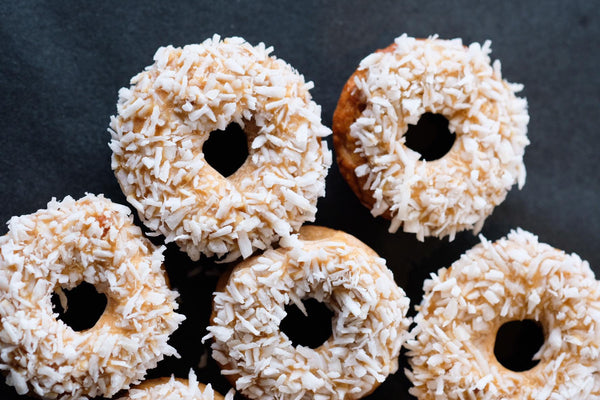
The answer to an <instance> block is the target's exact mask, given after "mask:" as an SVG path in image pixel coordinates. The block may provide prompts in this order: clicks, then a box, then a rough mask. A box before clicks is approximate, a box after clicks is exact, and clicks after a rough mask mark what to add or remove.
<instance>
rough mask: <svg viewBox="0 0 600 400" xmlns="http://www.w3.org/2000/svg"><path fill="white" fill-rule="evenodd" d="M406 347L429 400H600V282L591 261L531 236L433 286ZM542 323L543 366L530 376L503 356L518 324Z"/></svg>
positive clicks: (503, 243) (470, 261)
mask: <svg viewBox="0 0 600 400" xmlns="http://www.w3.org/2000/svg"><path fill="white" fill-rule="evenodd" d="M424 291H425V295H424V297H423V301H422V303H421V305H420V306H418V310H419V313H418V314H417V316H416V317H415V323H416V327H415V328H414V329H413V331H412V332H411V336H416V338H415V339H410V340H408V341H407V343H406V348H408V349H409V350H410V351H409V352H408V355H409V357H411V358H410V359H409V360H410V363H411V366H412V371H407V375H408V376H409V378H410V380H411V381H412V382H413V384H414V388H412V389H411V390H410V392H411V394H413V395H415V396H417V397H418V398H419V399H438V398H443V399H471V398H477V399H482V400H487V399H489V400H494V399H592V398H594V399H597V398H599V397H598V396H599V394H600V378H599V374H600V363H599V360H600V326H599V325H600V282H599V281H597V280H596V279H595V277H594V273H593V272H592V270H591V269H590V266H589V264H588V262H587V261H583V260H582V259H581V258H580V257H579V256H577V255H576V254H571V255H568V254H565V253H564V252H563V251H560V250H558V249H555V248H552V247H551V246H549V245H547V244H544V243H540V242H539V241H538V238H537V237H536V236H534V235H532V234H531V233H529V232H525V231H523V230H516V231H512V232H511V233H510V234H509V235H508V236H507V237H506V238H502V239H500V240H498V241H497V242H494V243H490V242H488V241H487V240H485V239H484V238H482V243H481V244H479V245H477V246H475V247H474V248H472V249H471V250H469V251H467V252H466V253H465V254H464V255H463V256H462V257H461V258H460V259H459V260H458V261H456V262H455V263H454V264H452V266H451V267H450V268H448V269H446V268H442V269H441V270H440V271H438V273H437V274H432V278H431V279H428V280H426V281H425V283H424ZM528 319H530V320H534V321H537V322H539V323H540V325H541V327H542V328H543V331H544V337H545V341H544V344H543V345H542V347H541V348H540V349H539V351H538V352H537V354H536V355H535V359H539V360H540V361H539V363H538V364H537V365H536V366H535V367H533V368H532V369H530V370H527V371H523V372H515V371H511V370H509V369H507V368H505V367H504V366H502V365H501V364H500V363H499V362H498V361H497V360H496V357H495V355H494V343H495V338H496V332H497V331H498V329H499V328H500V326H501V325H502V324H503V323H505V322H509V321H521V320H528Z"/></svg>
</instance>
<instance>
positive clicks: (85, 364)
mask: <svg viewBox="0 0 600 400" xmlns="http://www.w3.org/2000/svg"><path fill="white" fill-rule="evenodd" d="M130 214H131V213H130V210H129V209H128V208H127V207H125V206H122V205H118V204H114V203H112V202H111V201H110V200H108V199H106V198H104V197H103V196H102V195H99V196H95V195H92V194H88V195H86V196H85V197H83V198H81V199H79V200H77V201H75V200H74V199H73V198H71V197H69V196H67V197H65V198H64V199H63V200H62V201H56V200H55V199H53V200H52V201H50V202H49V203H48V206H47V209H43V210H38V211H37V212H35V213H33V214H30V215H24V216H20V217H13V218H11V219H10V221H9V222H8V233H7V234H6V235H4V236H2V237H0V370H2V371H3V372H4V373H5V374H6V383H7V384H8V385H11V386H14V388H15V389H16V391H17V393H18V394H20V395H22V394H27V393H30V394H32V395H35V396H39V397H41V398H45V399H60V400H70V399H73V400H74V399H81V398H88V397H90V398H92V397H96V396H103V397H111V396H112V395H114V394H115V393H117V392H118V391H119V390H121V389H124V388H127V387H129V385H130V384H135V383H138V382H139V381H140V379H142V378H143V377H144V375H145V373H146V370H148V369H151V368H154V367H155V366H156V365H157V363H158V361H160V360H162V359H163V357H164V356H169V355H177V352H176V350H175V349H174V348H173V347H171V346H170V345H169V344H168V343H167V340H168V338H169V335H170V334H171V333H172V332H173V331H174V330H175V329H176V328H177V327H178V325H179V324H180V323H181V321H182V320H183V319H184V316H183V315H180V314H177V313H176V312H175V310H176V309H177V308H178V305H177V303H176V297H177V293H176V292H175V291H171V290H170V289H169V287H168V286H167V281H166V279H167V278H166V275H165V272H164V270H163V268H162V262H163V255H162V252H163V250H164V247H158V248H157V247H156V246H154V245H153V244H152V243H151V242H150V241H149V240H148V239H146V238H145V237H144V236H143V235H142V232H141V230H140V229H139V228H138V227H136V226H135V225H134V224H133V219H132V216H131V215H130ZM84 281H85V282H87V283H89V284H92V285H93V286H94V287H95V288H96V290H97V291H98V292H99V293H102V294H104V295H105V296H106V297H107V304H106V309H105V310H104V313H103V314H102V316H101V317H100V319H99V320H98V321H97V322H96V324H95V325H94V326H93V327H92V328H90V329H87V330H83V331H74V330H73V329H72V328H71V327H70V326H68V325H67V324H65V323H64V322H63V321H61V320H59V319H57V316H58V315H57V314H56V313H55V312H53V310H52V303H51V297H52V293H53V292H54V291H59V290H60V289H72V288H74V287H76V286H78V285H79V284H80V283H82V282H84Z"/></svg>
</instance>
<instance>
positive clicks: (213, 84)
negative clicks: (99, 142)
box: [109, 35, 331, 260]
mask: <svg viewBox="0 0 600 400" xmlns="http://www.w3.org/2000/svg"><path fill="white" fill-rule="evenodd" d="M272 50H273V49H272V48H271V47H269V48H265V45H264V44H263V43H260V44H259V45H258V46H255V47H253V46H251V45H250V44H248V43H247V42H245V41H244V40H243V39H242V38H235V37H234V38H226V39H224V40H222V41H221V40H220V37H219V36H218V35H215V36H214V37H213V38H212V39H208V40H206V41H205V42H203V43H202V44H194V45H188V46H184V47H183V48H174V47H172V46H168V47H161V48H159V49H158V51H157V52H156V54H155V56H154V61H155V63H154V64H153V65H151V66H149V67H147V68H146V69H145V70H144V71H143V72H141V73H139V74H138V75H136V76H135V77H133V78H132V80H131V85H132V86H131V88H129V89H127V88H122V89H121V90H120V91H119V101H118V104H117V109H118V115H117V116H116V117H114V116H113V117H112V118H111V123H110V129H109V131H110V133H111V137H112V140H111V142H110V148H111V149H112V151H113V155H112V168H113V169H114V171H115V175H116V177H117V179H118V181H119V183H120V185H121V188H122V189H123V192H124V193H125V195H126V196H127V199H128V201H129V202H130V203H131V204H132V205H133V206H134V207H135V208H136V210H137V211H138V213H139V216H140V218H141V219H142V221H143V222H144V224H145V225H146V226H147V227H148V228H149V229H151V230H152V231H154V232H155V233H159V234H162V235H164V236H165V239H166V242H173V241H175V242H177V244H178V245H179V246H180V248H181V249H182V250H183V251H185V252H187V254H188V255H189V256H190V258H192V259H193V260H197V259H198V258H199V256H200V253H203V254H205V255H207V256H212V255H217V256H223V255H225V254H228V253H229V257H228V258H227V260H233V259H236V258H237V257H239V256H240V255H242V256H243V257H244V258H246V257H248V256H250V255H251V254H252V253H253V252H254V251H255V250H256V249H265V248H267V247H268V246H269V245H270V244H271V243H273V242H275V241H277V240H278V238H281V239H288V238H289V237H290V235H291V234H293V233H294V232H297V230H298V229H299V228H300V226H301V225H302V223H304V222H305V221H313V220H314V217H315V213H316V203H317V199H318V198H319V197H320V196H323V195H324V194H325V176H326V174H327V170H328V168H329V166H330V165H331V152H330V151H329V150H328V149H327V144H326V142H325V141H322V140H321V138H322V137H325V136H327V135H329V134H330V133H331V131H330V130H329V129H328V128H326V127H325V126H323V125H322V123H321V109H320V107H319V106H318V105H317V104H315V103H314V102H313V101H312V100H311V96H310V93H309V89H311V88H312V82H308V83H305V82H304V78H303V77H302V75H300V74H299V73H298V72H297V71H296V70H294V69H293V68H292V67H291V66H290V65H288V64H286V63H285V62H284V61H282V60H280V59H277V58H275V57H273V56H270V55H269V54H270V53H271V52H272ZM230 123H237V124H239V125H240V126H241V127H242V128H244V131H245V132H246V134H247V137H248V144H249V145H248V150H249V156H248V158H247V159H246V161H245V163H244V164H243V165H242V167H241V168H240V169H238V170H237V171H236V172H235V173H234V174H233V175H231V176H230V177H228V178H224V177H223V176H222V175H220V174H219V173H218V172H217V171H215V170H214V169H213V168H212V167H211V166H210V165H209V164H208V163H207V162H206V160H205V158H204V154H203V153H202V145H203V143H204V142H205V141H206V140H207V139H208V137H209V135H210V133H211V132H212V131H214V130H223V129H225V128H226V127H227V126H228V125H229V124H230Z"/></svg>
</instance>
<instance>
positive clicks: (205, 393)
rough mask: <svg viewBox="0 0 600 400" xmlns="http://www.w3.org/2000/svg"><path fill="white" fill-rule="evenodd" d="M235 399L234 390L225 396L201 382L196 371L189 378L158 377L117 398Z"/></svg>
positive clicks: (169, 399) (132, 399)
mask: <svg viewBox="0 0 600 400" xmlns="http://www.w3.org/2000/svg"><path fill="white" fill-rule="evenodd" d="M179 399H189V400H191V399H193V400H233V391H231V392H230V393H228V394H227V395H226V396H225V397H223V396H222V395H221V394H219V393H218V392H215V391H214V390H213V388H212V386H211V385H210V384H208V385H205V384H203V383H199V382H198V380H197V378H196V374H195V373H194V371H192V370H190V373H189V377H188V379H181V378H175V377H173V376H171V378H156V379H149V380H146V381H144V382H142V383H141V384H140V385H138V386H136V387H134V388H132V389H130V390H129V392H128V393H127V394H126V395H125V396H123V397H120V398H119V399H117V400H179Z"/></svg>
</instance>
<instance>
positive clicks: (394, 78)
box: [332, 34, 529, 240]
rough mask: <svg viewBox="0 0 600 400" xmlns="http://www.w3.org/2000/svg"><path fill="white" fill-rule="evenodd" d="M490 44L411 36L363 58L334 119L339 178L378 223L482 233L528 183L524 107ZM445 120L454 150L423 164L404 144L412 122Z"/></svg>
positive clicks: (427, 232) (424, 232) (437, 232)
mask: <svg viewBox="0 0 600 400" xmlns="http://www.w3.org/2000/svg"><path fill="white" fill-rule="evenodd" d="M489 53H490V42H489V41H487V42H485V43H484V44H483V46H481V45H479V44H478V43H473V44H471V45H470V46H469V47H465V46H463V44H462V41H461V40H460V39H454V40H442V39H438V38H437V37H436V36H433V37H430V38H428V39H414V38H411V37H408V36H407V35H406V34H404V35H402V36H400V37H398V38H396V39H395V41H394V43H393V44H392V45H390V46H389V47H387V48H385V49H383V50H379V51H377V52H375V53H373V54H371V55H369V56H367V57H366V58H364V59H363V60H362V61H361V63H360V65H359V67H358V69H357V70H356V71H355V72H354V73H353V74H352V76H351V77H350V79H348V81H347V82H346V84H345V86H344V88H343V90H342V93H341V95H340V98H339V101H338V105H337V108H336V110H335V113H334V116H333V126H332V128H333V143H334V147H335V151H336V157H337V162H338V165H339V169H340V172H341V174H342V176H343V177H344V178H345V180H346V181H347V182H348V184H349V186H350V187H351V188H352V190H353V191H354V193H355V194H356V195H357V196H358V198H359V199H360V201H361V202H362V203H363V204H364V205H365V206H366V207H367V208H369V209H370V210H371V213H372V214H373V215H374V216H379V215H381V216H383V217H385V218H387V219H389V220H391V223H390V227H389V231H390V232H396V231H397V230H398V229H399V228H400V227H402V229H403V230H404V231H405V232H412V233H415V234H416V235H417V238H418V239H419V240H423V239H424V237H425V236H436V237H440V238H441V237H444V236H449V238H450V240H452V239H453V238H454V236H455V234H456V233H457V232H459V231H462V230H465V229H473V231H475V232H477V231H479V230H480V229H481V227H482V225H483V222H484V220H485V219H486V218H487V216H489V215H490V214H491V213H492V210H493V209H494V207H495V206H496V205H498V204H500V203H501V202H502V201H504V199H505V197H506V194H507V192H508V190H509V189H510V188H511V187H512V186H513V185H514V184H515V183H518V186H519V188H521V187H522V186H523V184H524V183H525V166H524V164H523V154H524V149H525V146H526V145H527V144H528V143H529V141H528V139H527V124H528V121H529V116H528V113H527V101H526V100H525V99H523V98H519V97H516V95H515V93H516V92H518V91H520V90H521V89H522V85H520V84H512V83H508V82H507V81H505V80H503V79H502V76H501V72H500V62H499V61H497V60H496V61H495V62H494V63H493V65H490V58H489ZM426 113H431V114H439V115H442V116H443V117H445V118H446V119H447V120H448V123H449V124H448V129H449V131H450V132H451V133H454V134H455V135H456V136H455V141H454V143H453V144H452V147H451V149H450V150H449V152H448V153H447V154H445V155H444V156H443V157H441V158H440V159H437V160H434V161H425V160H421V159H420V158H421V154H420V153H418V152H417V151H414V150H412V149H410V148H409V147H407V146H406V137H405V134H406V132H407V131H408V129H409V125H416V124H417V123H418V122H419V120H420V118H421V117H422V116H423V115H424V114H426Z"/></svg>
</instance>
